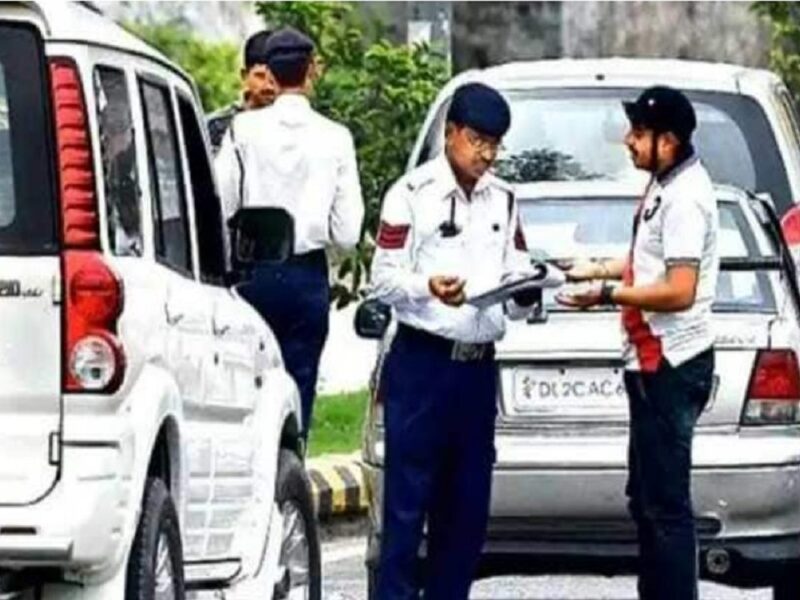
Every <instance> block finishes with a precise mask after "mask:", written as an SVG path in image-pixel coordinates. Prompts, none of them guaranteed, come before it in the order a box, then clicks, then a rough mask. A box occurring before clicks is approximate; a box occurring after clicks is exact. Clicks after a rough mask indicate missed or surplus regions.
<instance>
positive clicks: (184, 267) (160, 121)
mask: <svg viewBox="0 0 800 600" xmlns="http://www.w3.org/2000/svg"><path fill="white" fill-rule="evenodd" d="M140 85H141V95H142V105H143V106H144V113H145V131H146V133H147V136H146V137H147V151H148V152H147V154H148V161H149V170H150V193H151V195H152V197H153V224H154V231H155V249H156V257H157V258H158V259H159V260H160V261H162V262H163V263H165V264H166V265H167V266H169V267H172V268H174V269H176V270H178V271H180V272H182V273H184V274H189V273H191V271H192V262H191V249H190V244H189V220H188V216H187V210H186V197H185V195H184V191H183V190H184V188H183V178H182V177H181V166H180V155H179V154H178V143H177V137H176V133H175V122H174V117H173V112H172V102H171V100H170V94H169V90H168V89H167V87H165V86H163V85H160V84H156V83H153V82H151V81H149V80H142V81H141V83H140Z"/></svg>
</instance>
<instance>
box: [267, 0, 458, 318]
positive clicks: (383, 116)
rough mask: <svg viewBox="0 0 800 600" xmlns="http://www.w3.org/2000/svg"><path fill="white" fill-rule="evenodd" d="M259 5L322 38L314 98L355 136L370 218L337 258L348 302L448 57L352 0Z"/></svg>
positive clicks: (339, 291) (281, 21) (338, 294)
mask: <svg viewBox="0 0 800 600" xmlns="http://www.w3.org/2000/svg"><path fill="white" fill-rule="evenodd" d="M256 10H257V11H258V13H259V15H261V17H262V18H263V19H264V22H265V25H266V26H267V27H270V28H274V27H280V26H284V25H291V26H293V27H296V28H297V29H300V30H301V31H304V32H305V33H306V34H308V35H309V36H310V37H311V38H312V39H313V40H314V42H315V43H316V46H317V53H318V57H319V59H320V62H321V63H322V75H321V77H320V79H319V80H318V81H317V84H316V87H315V93H314V98H313V103H314V105H315V107H316V108H317V110H319V111H321V112H322V113H323V114H325V115H327V116H328V117H330V118H332V119H335V120H337V121H339V122H341V123H343V124H344V125H346V126H347V127H348V129H350V131H351V132H352V133H353V137H354V139H355V144H356V151H357V153H358V162H359V170H360V173H361V183H362V187H363V192H364V202H365V205H366V219H365V231H364V235H363V236H362V241H361V243H360V244H359V247H358V249H357V251H356V252H355V253H353V254H351V255H347V256H341V257H339V258H340V260H339V261H337V262H338V263H339V272H338V276H339V277H338V278H339V283H337V284H336V285H335V286H334V289H333V292H334V297H335V300H336V302H337V305H338V306H344V305H346V304H347V303H348V302H350V301H351V300H353V299H354V298H356V297H357V294H358V289H359V288H360V287H361V285H362V283H363V282H364V281H365V280H366V279H367V277H368V275H367V274H368V270H369V264H370V261H371V257H372V253H373V249H374V236H375V231H376V229H377V226H378V219H379V215H380V203H381V196H382V194H383V192H384V191H385V190H386V188H387V187H388V185H389V184H390V183H391V182H393V181H394V180H396V179H397V178H398V177H400V175H402V173H403V171H404V169H405V165H406V161H407V158H408V154H409V152H410V150H411V147H412V145H413V143H414V140H415V138H416V135H417V132H418V130H419V127H420V125H421V124H422V121H423V119H424V118H425V114H426V113H427V110H428V107H429V106H430V104H431V102H432V101H433V100H434V98H435V96H436V93H437V92H438V90H439V89H440V88H441V86H442V85H443V84H444V83H445V82H446V81H447V78H448V75H449V69H448V65H447V62H446V61H445V60H444V59H443V58H442V57H440V56H439V55H437V54H436V53H435V52H433V51H432V49H431V48H429V47H428V46H424V45H417V46H412V47H409V46H406V45H398V44H393V43H391V42H389V41H387V40H386V39H384V38H383V35H382V31H381V27H380V24H378V23H366V22H364V21H363V20H362V19H360V18H359V16H358V14H357V13H356V12H355V11H354V10H353V5H352V4H351V3H346V2H302V1H300V2H260V3H258V4H257V8H256Z"/></svg>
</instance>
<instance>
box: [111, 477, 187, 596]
mask: <svg viewBox="0 0 800 600" xmlns="http://www.w3.org/2000/svg"><path fill="white" fill-rule="evenodd" d="M183 599H184V589H183V549H182V547H181V534H180V530H179V528H178V514H177V512H176V511H175V505H174V504H173V502H172V498H171V497H170V495H169V490H167V486H166V485H165V484H164V482H163V481H162V480H161V479H156V478H151V479H148V480H147V484H146V486H145V490H144V500H143V501H142V516H141V518H140V519H139V525H138V527H137V528H136V537H135V538H134V540H133V547H132V548H131V556H130V559H129V560H128V577H127V581H126V583H125V600H183Z"/></svg>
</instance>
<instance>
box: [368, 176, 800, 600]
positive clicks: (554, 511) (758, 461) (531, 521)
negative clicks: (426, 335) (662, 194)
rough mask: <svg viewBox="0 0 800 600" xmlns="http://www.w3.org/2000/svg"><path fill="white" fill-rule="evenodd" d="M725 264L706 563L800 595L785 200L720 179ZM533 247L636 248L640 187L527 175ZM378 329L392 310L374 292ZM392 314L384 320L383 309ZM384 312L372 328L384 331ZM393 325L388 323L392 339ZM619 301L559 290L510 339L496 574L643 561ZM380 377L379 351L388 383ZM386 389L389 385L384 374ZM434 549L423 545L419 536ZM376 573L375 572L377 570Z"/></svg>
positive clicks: (502, 356)
mask: <svg viewBox="0 0 800 600" xmlns="http://www.w3.org/2000/svg"><path fill="white" fill-rule="evenodd" d="M717 189H718V197H719V208H720V221H721V225H720V238H719V241H720V250H721V255H722V256H723V261H722V262H723V265H722V271H721V273H720V277H719V280H718V285H717V298H716V303H715V306H714V313H715V314H714V316H715V324H716V329H717V339H716V350H717V358H716V373H715V390H714V393H713V398H712V401H711V402H710V403H709V406H708V408H707V409H706V411H705V413H704V414H703V415H702V417H701V420H700V423H699V424H698V428H697V431H696V437H695V443H694V475H693V491H694V502H695V508H696V512H697V517H698V530H699V531H698V533H699V537H700V540H701V549H702V556H701V561H702V563H701V564H702V566H703V576H704V577H706V578H709V579H714V580H717V581H720V582H725V583H729V584H732V585H738V586H750V585H759V586H760V585H768V586H773V587H774V590H775V598H780V599H787V598H794V599H796V598H798V597H800V574H797V572H796V571H795V572H793V571H792V570H791V569H790V564H791V561H796V560H800V410H798V408H799V407H800V369H799V367H798V351H799V350H800V320H799V318H800V294H798V289H797V279H796V271H795V265H794V263H793V262H792V259H791V258H790V256H789V253H788V251H787V249H786V246H785V242H784V240H783V237H782V235H781V233H780V228H779V225H778V222H777V219H776V216H775V212H774V209H773V208H772V204H771V203H770V202H769V201H768V200H765V199H763V198H756V197H755V196H752V195H750V194H748V193H746V192H744V191H741V190H739V189H737V188H733V187H719V188H717ZM517 192H518V199H519V202H520V214H521V217H522V219H523V226H524V228H525V233H526V238H527V240H528V246H529V247H530V248H531V252H532V253H533V255H534V257H535V258H537V259H539V260H551V261H556V262H557V261H559V260H561V259H565V258H567V257H569V258H574V257H618V256H624V255H625V253H626V252H627V250H628V248H629V244H630V236H631V225H632V219H633V212H634V208H635V205H636V202H637V196H638V194H639V193H640V192H641V189H640V188H638V187H631V186H630V185H626V184H620V183H603V182H560V183H538V184H526V185H520V186H518V188H517ZM360 317H361V320H360V322H359V323H358V324H359V325H360V327H359V328H360V330H361V332H362V333H364V334H366V335H369V334H373V335H374V334H376V333H377V332H378V331H379V330H380V327H378V325H385V320H386V317H387V313H386V312H385V311H384V312H381V311H380V310H378V309H377V308H376V307H374V306H372V307H370V306H369V305H367V306H365V307H364V308H363V310H362V311H361V315H360ZM381 319H383V321H381ZM370 326H374V327H372V329H370ZM390 337H391V328H389V330H388V331H387V334H386V335H385V336H384V342H383V344H384V349H385V348H387V347H388V344H389V343H390V341H389V340H390ZM622 341H623V339H622V331H621V327H620V319H619V314H618V313H617V312H616V311H614V310H591V311H573V310H568V309H564V308H561V307H558V306H557V305H556V304H555V302H554V301H553V298H552V294H545V299H544V308H543V310H542V311H540V312H538V313H537V314H536V315H534V316H533V317H532V318H531V319H530V320H529V322H528V323H525V322H522V323H512V324H510V327H509V330H508V333H507V335H506V337H505V339H504V340H503V341H502V342H501V343H499V344H498V352H497V371H498V377H499V378H500V382H501V385H500V386H499V389H500V393H499V397H498V399H497V402H498V408H499V411H498V412H499V414H498V420H497V434H496V447H497V462H496V465H495V469H494V478H493V494H492V504H491V516H490V523H489V531H488V539H487V542H486V545H485V548H484V552H483V558H482V561H481V568H480V574H481V575H482V576H488V575H497V574H505V573H522V574H536V573H551V572H575V573H606V574H614V573H624V572H629V571H630V570H631V569H632V567H633V566H634V561H635V557H636V553H637V546H636V540H635V528H634V525H633V522H632V521H631V520H630V518H629V516H628V512H627V500H626V497H625V493H624V489H625V482H626V477H627V435H628V411H627V399H626V397H625V392H624V387H623V385H622V373H623V362H622V353H621V348H622ZM379 379H380V359H379V362H378V367H377V369H376V374H375V379H374V381H379ZM373 389H376V388H375V387H373ZM380 402H381V399H380V394H379V393H374V394H373V400H372V402H371V404H370V407H369V414H368V420H367V425H366V429H365V438H364V449H363V452H364V462H365V465H366V466H365V470H366V474H367V481H368V488H369V491H370V494H369V498H370V527H371V530H370V536H369V552H368V567H369V569H370V574H371V575H372V576H374V568H375V566H376V565H377V558H378V552H379V547H380V544H379V542H380V535H381V510H382V503H381V483H382V465H383V452H384V448H383V429H382V423H381V413H382V407H381V404H380ZM421 550H422V552H424V548H423V549H421ZM370 579H371V580H372V579H373V577H370Z"/></svg>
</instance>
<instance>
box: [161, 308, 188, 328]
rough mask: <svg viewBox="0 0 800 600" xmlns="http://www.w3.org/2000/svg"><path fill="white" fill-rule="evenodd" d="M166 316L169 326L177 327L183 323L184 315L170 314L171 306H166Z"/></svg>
mask: <svg viewBox="0 0 800 600" xmlns="http://www.w3.org/2000/svg"><path fill="white" fill-rule="evenodd" d="M164 316H166V318H167V325H177V324H178V323H180V322H181V321H183V317H184V314H183V313H174V314H172V313H170V311H169V304H165V305H164Z"/></svg>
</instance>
